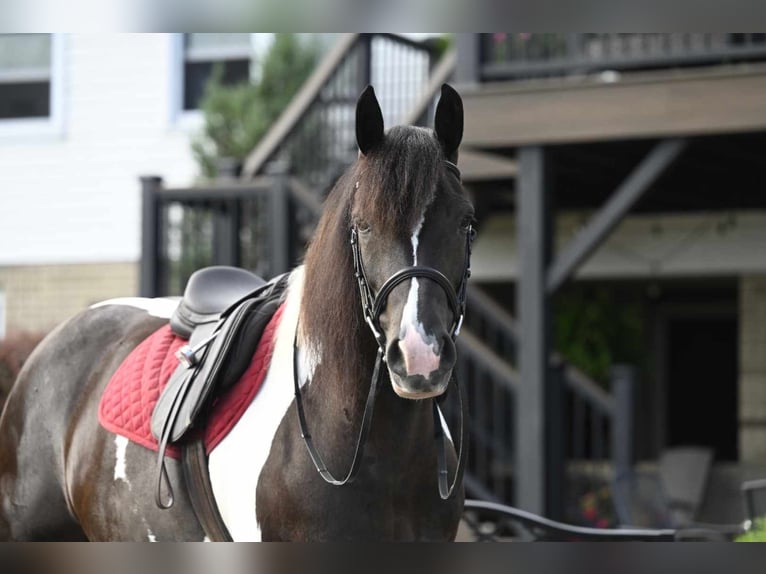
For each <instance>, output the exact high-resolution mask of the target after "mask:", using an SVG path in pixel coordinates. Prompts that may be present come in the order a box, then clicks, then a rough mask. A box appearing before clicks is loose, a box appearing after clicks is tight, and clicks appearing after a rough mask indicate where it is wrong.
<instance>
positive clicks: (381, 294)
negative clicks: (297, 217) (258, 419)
mask: <svg viewBox="0 0 766 574" xmlns="http://www.w3.org/2000/svg"><path fill="white" fill-rule="evenodd" d="M445 163H446V164H447V168H448V169H449V170H450V172H451V173H453V174H454V175H455V176H456V177H457V178H458V180H459V179H460V170H459V169H458V167H457V166H456V165H455V164H454V163H452V162H449V161H446V162H445ZM350 235H351V237H350V243H351V250H352V253H353V259H354V274H355V276H356V279H357V283H358V286H359V293H360V295H361V300H362V312H363V313H364V319H365V321H366V323H367V325H368V326H369V327H370V330H371V331H372V334H373V336H374V337H375V341H376V342H377V343H378V350H377V353H376V357H375V367H374V368H373V372H372V378H371V381H370V390H369V392H368V394H367V400H366V403H365V408H364V414H363V416H362V423H361V427H360V429H359V436H358V437H357V441H356V448H355V450H354V457H353V459H352V462H351V467H350V468H349V470H348V472H347V474H346V476H345V478H343V479H337V478H335V477H334V476H333V475H332V473H331V472H330V471H329V470H328V469H327V465H326V464H325V463H324V460H323V459H322V457H321V455H320V454H319V452H318V451H317V449H316V447H315V446H314V441H313V439H312V437H311V433H310V432H309V430H308V424H307V422H306V413H305V411H304V408H303V398H302V393H301V386H300V383H299V381H298V345H297V340H298V330H297V328H296V334H295V340H294V342H293V383H294V386H295V404H296V410H297V413H298V423H299V425H300V429H301V438H303V441H304V443H305V445H306V449H307V450H308V453H309V456H310V457H311V461H312V463H313V464H314V466H315V468H316V470H317V472H318V473H319V476H321V477H322V479H323V480H324V481H325V482H327V483H328V484H331V485H333V486H343V485H345V484H347V483H349V482H352V481H353V480H354V478H355V477H356V475H357V473H358V471H359V467H360V465H361V461H362V458H363V456H364V448H365V445H366V442H367V437H368V435H369V432H370V427H371V426H372V412H373V409H374V406H375V399H376V397H377V395H378V392H379V382H380V378H381V373H382V369H381V363H384V362H385V361H386V358H385V348H386V341H385V337H384V335H383V333H382V329H381V327H380V315H381V314H382V313H383V310H384V308H385V306H386V303H387V301H388V296H389V295H390V294H391V292H392V291H393V290H394V288H396V287H397V286H398V285H400V284H401V283H403V282H405V281H407V280H409V279H413V278H416V277H422V278H424V279H430V280H431V281H433V282H435V283H437V284H438V285H439V286H440V287H441V288H442V290H443V291H444V294H445V295H446V296H447V301H448V303H449V306H450V308H451V309H452V313H453V316H454V317H453V319H454V320H453V326H452V331H451V333H450V337H451V338H452V340H453V341H454V340H455V339H456V338H457V336H458V335H459V334H460V328H461V327H462V325H463V317H464V315H465V299H466V288H467V284H468V278H469V277H470V276H471V244H472V242H473V239H474V237H475V235H476V232H475V230H474V229H473V227H472V226H469V227H468V229H467V230H466V239H465V259H464V267H463V276H462V278H461V281H460V285H459V286H458V289H457V290H455V288H454V287H453V286H452V282H451V281H450V280H449V279H447V277H446V276H445V275H444V274H443V273H442V272H441V271H438V270H437V269H434V268H433V267H424V266H411V267H405V268H404V269H400V270H399V271H397V272H396V273H394V274H393V275H392V276H391V277H389V278H388V279H387V280H386V282H385V283H384V284H383V286H382V287H381V288H380V290H379V291H378V293H377V294H374V293H373V292H372V289H371V287H370V284H369V282H368V280H367V273H366V271H365V267H364V262H363V261H362V255H361V251H360V249H359V232H358V230H357V228H356V226H353V227H352V228H351V234H350ZM450 382H454V384H455V386H457V387H458V397H459V402H460V450H459V453H458V463H457V469H456V472H455V477H454V479H453V481H452V484H449V475H448V470H447V440H448V439H447V437H446V436H445V433H444V429H443V428H442V420H443V417H442V414H441V410H440V408H439V405H438V403H437V400H436V398H433V399H432V406H433V408H432V413H433V420H434V440H435V441H436V443H437V449H436V458H437V473H438V474H437V480H438V486H439V496H440V497H441V498H442V500H448V499H450V498H452V497H453V496H454V495H455V491H456V487H457V485H458V484H459V483H460V481H461V479H462V476H463V472H464V470H465V462H466V460H465V459H466V457H465V453H466V450H467V448H466V443H467V439H468V427H467V425H466V424H465V419H466V416H467V397H466V390H465V388H464V387H463V386H461V385H458V383H457V379H456V378H455V377H454V374H453V376H452V377H451V378H450Z"/></svg>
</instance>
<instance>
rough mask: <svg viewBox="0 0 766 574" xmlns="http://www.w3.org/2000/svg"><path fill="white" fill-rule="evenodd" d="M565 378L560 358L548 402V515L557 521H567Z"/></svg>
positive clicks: (551, 375) (552, 375)
mask: <svg viewBox="0 0 766 574" xmlns="http://www.w3.org/2000/svg"><path fill="white" fill-rule="evenodd" d="M564 377H565V374H564V363H563V360H562V359H561V358H560V357H557V358H556V359H554V360H553V361H552V362H551V365H550V372H549V377H548V384H547V387H546V393H547V397H546V401H545V402H546V408H545V432H546V436H545V444H546V449H545V450H546V463H545V478H546V481H545V487H546V493H545V501H546V503H545V515H546V516H547V517H548V518H553V519H554V520H563V519H564V491H565V488H566V448H565V444H566V443H565V440H566V436H567V429H566V428H565V424H566V420H565V418H564Z"/></svg>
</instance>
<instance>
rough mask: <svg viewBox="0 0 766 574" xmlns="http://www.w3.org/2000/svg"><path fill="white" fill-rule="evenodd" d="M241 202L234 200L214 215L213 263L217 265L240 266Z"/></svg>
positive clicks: (221, 207)
mask: <svg viewBox="0 0 766 574" xmlns="http://www.w3.org/2000/svg"><path fill="white" fill-rule="evenodd" d="M239 212H240V209H239V200H237V199H232V200H229V201H227V202H225V203H223V204H222V205H221V206H220V207H219V208H217V209H216V210H215V212H214V215H213V262H214V264H215V265H232V266H235V267H236V266H238V265H239V264H240V245H239V225H240V221H239Z"/></svg>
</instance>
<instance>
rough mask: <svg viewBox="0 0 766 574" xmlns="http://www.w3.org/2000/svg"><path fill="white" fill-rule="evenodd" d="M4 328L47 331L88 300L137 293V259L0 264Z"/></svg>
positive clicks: (89, 302) (84, 305)
mask: <svg viewBox="0 0 766 574" xmlns="http://www.w3.org/2000/svg"><path fill="white" fill-rule="evenodd" d="M0 291H3V292H4V293H5V306H6V308H5V317H6V332H8V333H10V332H12V331H15V330H24V331H43V332H47V331H49V330H50V329H51V328H53V327H54V326H56V325H57V324H58V323H60V322H62V321H64V320H65V319H67V318H69V317H71V316H72V315H74V314H76V313H77V312H79V311H81V310H82V309H84V308H86V307H88V306H89V305H91V304H92V303H95V302H97V301H102V300H104V299H110V298H113V297H131V296H135V295H136V294H137V293H138V264H137V263H96V264H94V263H89V264H73V265H29V266H4V267H3V266H0Z"/></svg>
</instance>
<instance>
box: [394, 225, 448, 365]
mask: <svg viewBox="0 0 766 574" xmlns="http://www.w3.org/2000/svg"><path fill="white" fill-rule="evenodd" d="M424 220H425V214H423V216H422V217H421V218H420V221H419V222H418V224H417V225H416V226H415V229H414V230H413V232H412V237H411V239H410V241H411V242H412V264H413V266H416V265H417V264H418V245H419V244H420V232H421V230H422V229H423V221H424ZM410 281H411V283H410V291H409V293H408V294H407V302H406V303H405V305H404V309H403V310H402V320H401V323H400V325H399V348H400V349H401V351H402V355H403V357H404V361H405V367H406V369H407V374H408V375H423V376H424V377H427V376H428V375H429V374H430V373H431V372H432V371H434V370H436V369H438V368H439V355H437V354H436V351H435V346H436V345H435V344H436V342H435V341H434V338H433V337H432V336H430V335H428V334H427V333H426V330H425V327H424V326H423V323H421V321H420V319H419V318H418V301H419V296H420V294H419V289H420V284H419V283H418V280H417V278H414V277H413V278H412V279H411V280H410Z"/></svg>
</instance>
